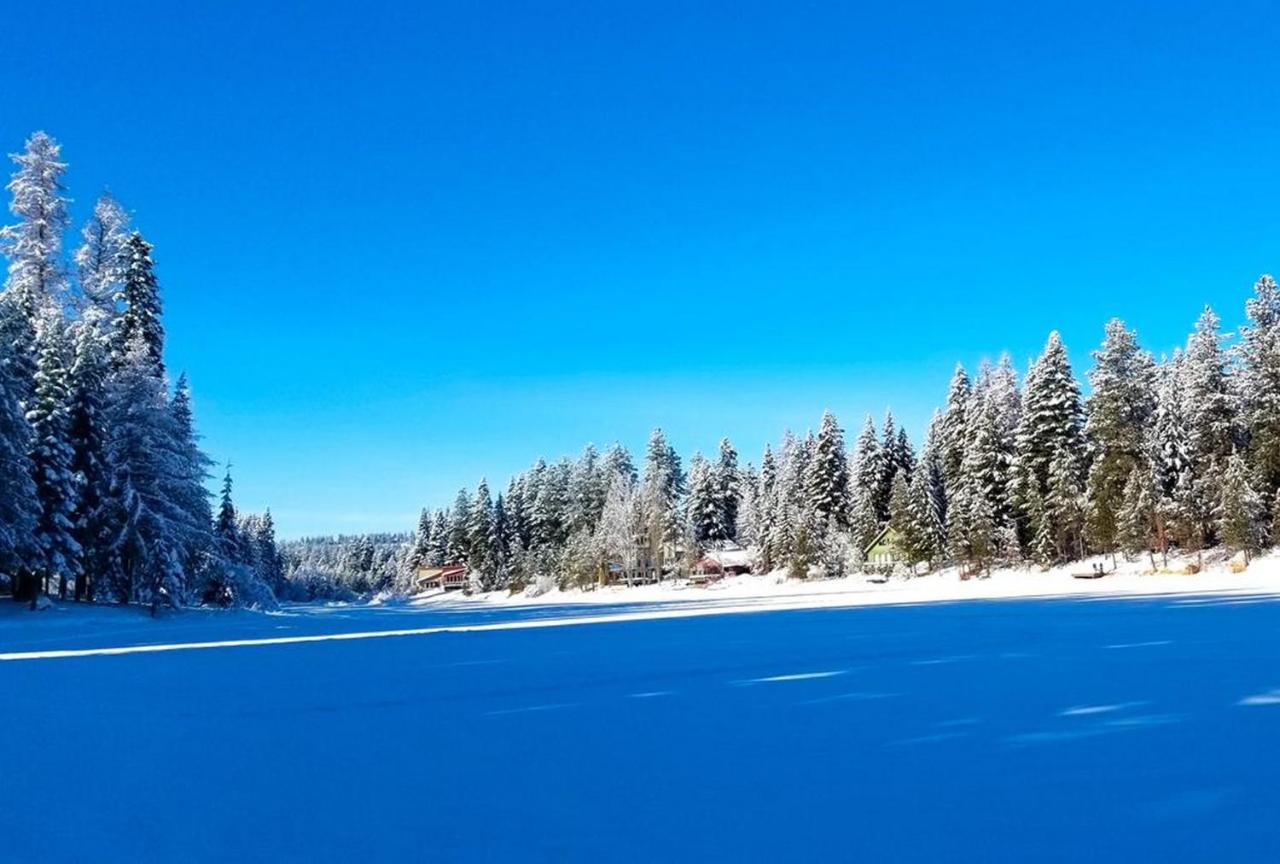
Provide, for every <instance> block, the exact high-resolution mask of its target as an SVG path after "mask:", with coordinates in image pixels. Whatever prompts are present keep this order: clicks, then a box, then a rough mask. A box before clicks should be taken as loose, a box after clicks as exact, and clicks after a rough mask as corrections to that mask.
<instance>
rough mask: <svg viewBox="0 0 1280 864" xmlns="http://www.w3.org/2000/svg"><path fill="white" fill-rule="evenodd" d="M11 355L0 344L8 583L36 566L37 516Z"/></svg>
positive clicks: (1, 567) (2, 556)
mask: <svg viewBox="0 0 1280 864" xmlns="http://www.w3.org/2000/svg"><path fill="white" fill-rule="evenodd" d="M0 299H2V298H0ZM0 314H2V310H0ZM12 352H13V345H12V344H10V343H7V342H3V341H0V489H3V490H5V491H4V494H3V495H0V573H5V574H8V575H9V577H10V579H11V580H13V579H16V577H17V574H18V573H20V572H23V571H27V570H28V569H29V568H30V566H31V565H32V564H33V563H36V562H34V561H33V558H34V550H35V542H36V541H35V536H34V533H33V532H34V530H35V526H36V520H37V519H38V518H39V515H40V514H39V508H38V506H37V499H36V487H35V481H34V480H33V479H32V470H31V426H30V424H29V423H27V420H26V417H25V416H24V413H23V409H22V403H21V401H20V396H21V393H20V390H21V389H23V388H20V387H19V386H18V382H17V381H16V380H15V379H14V375H13V372H12V364H11V363H10V359H11V356H12ZM10 587H11V588H12V589H13V595H14V598H15V599H19V600H21V599H30V598H29V597H25V595H26V593H27V591H34V588H35V580H29V581H28V582H27V584H26V586H23V587H25V588H26V590H23V587H20V586H19V585H17V584H11V586H10Z"/></svg>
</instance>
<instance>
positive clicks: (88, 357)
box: [68, 319, 111, 600]
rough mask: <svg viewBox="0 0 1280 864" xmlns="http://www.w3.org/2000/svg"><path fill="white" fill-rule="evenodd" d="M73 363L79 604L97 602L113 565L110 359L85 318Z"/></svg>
mask: <svg viewBox="0 0 1280 864" xmlns="http://www.w3.org/2000/svg"><path fill="white" fill-rule="evenodd" d="M71 331H72V332H71V337H70V338H71V342H72V360H71V369H70V374H69V377H68V388H69V391H70V392H69V395H68V399H69V408H68V414H69V440H70V443H71V448H72V453H73V455H72V463H71V464H72V471H73V472H74V474H75V477H76V484H77V495H76V505H75V513H74V515H73V516H72V524H73V525H74V533H75V538H76V542H77V543H78V544H79V546H80V560H79V563H78V565H77V567H76V568H75V569H76V572H78V573H79V578H77V579H76V591H75V598H76V600H93V599H94V596H95V593H96V592H95V590H94V581H95V579H96V578H97V574H99V573H102V572H103V571H105V570H106V569H107V568H108V567H109V566H110V546H109V540H110V536H109V534H110V532H109V526H108V525H107V523H106V507H107V497H108V495H109V494H110V488H111V475H110V470H109V466H108V465H107V452H106V446H107V430H106V425H105V424H106V418H105V416H104V415H105V411H106V405H105V402H104V400H105V395H106V382H107V370H108V367H107V357H106V353H105V350H104V344H103V341H102V334H101V333H100V332H99V331H98V330H97V329H96V328H94V327H93V326H92V325H90V324H89V323H88V322H87V321H86V320H84V319H81V320H80V321H77V322H75V323H74V324H72V325H71Z"/></svg>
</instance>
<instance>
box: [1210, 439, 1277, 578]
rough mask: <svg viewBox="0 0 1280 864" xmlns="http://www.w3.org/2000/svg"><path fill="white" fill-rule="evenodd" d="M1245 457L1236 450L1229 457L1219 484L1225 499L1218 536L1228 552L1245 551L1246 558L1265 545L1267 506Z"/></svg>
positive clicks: (1220, 511) (1218, 526)
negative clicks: (1253, 480)
mask: <svg viewBox="0 0 1280 864" xmlns="http://www.w3.org/2000/svg"><path fill="white" fill-rule="evenodd" d="M1249 475H1250V472H1249V466H1248V465H1247V464H1245V461H1244V457H1243V456H1241V455H1240V454H1239V453H1237V452H1233V453H1232V454H1231V455H1230V456H1228V457H1227V461H1226V464H1225V466H1224V471H1223V475H1222V479H1221V481H1220V482H1219V484H1218V488H1219V489H1220V490H1221V491H1220V494H1221V495H1222V500H1221V502H1220V504H1219V506H1218V508H1217V514H1218V524H1217V531H1218V536H1219V537H1220V538H1221V540H1222V545H1224V546H1225V547H1226V548H1227V552H1229V553H1230V552H1243V553H1244V556H1245V561H1248V560H1249V558H1250V557H1251V556H1252V555H1254V554H1255V553H1256V552H1257V551H1258V550H1259V549H1260V548H1261V547H1262V539H1263V525H1264V522H1263V520H1264V518H1265V515H1266V506H1265V504H1264V502H1263V499H1262V496H1261V495H1259V494H1258V493H1257V491H1255V490H1254V488H1253V482H1252V480H1251V478H1250V476H1249Z"/></svg>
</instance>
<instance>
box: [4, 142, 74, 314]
mask: <svg viewBox="0 0 1280 864" xmlns="http://www.w3.org/2000/svg"><path fill="white" fill-rule="evenodd" d="M11 158H12V159H13V161H14V163H16V164H17V166H18V167H17V170H16V171H15V172H14V174H13V177H12V178H11V179H10V181H9V184H8V186H6V188H7V189H8V190H9V193H10V195H11V196H12V198H11V200H10V204H9V210H10V212H11V213H13V215H14V216H16V217H17V219H18V221H17V222H16V223H15V224H13V225H8V226H6V227H4V228H0V249H2V250H3V252H4V254H5V255H6V256H7V257H8V259H9V273H8V278H7V280H6V282H5V288H6V290H7V291H8V292H10V293H12V294H13V295H14V297H15V300H16V302H17V303H18V305H19V307H20V308H22V309H24V310H25V311H26V312H27V314H28V315H34V314H35V312H36V310H37V309H38V308H40V307H43V306H46V305H58V304H60V303H61V302H62V301H63V300H64V299H65V293H66V288H67V274H66V269H65V267H64V266H63V263H62V237H63V234H64V233H65V232H66V230H67V226H68V224H69V223H68V217H67V199H66V198H65V197H64V196H63V194H62V193H63V186H62V176H63V174H64V173H65V172H66V170H67V166H66V163H65V162H63V161H62V154H61V148H60V147H59V145H58V143H57V142H56V141H54V140H53V138H51V137H49V136H48V135H47V134H45V133H44V132H36V133H35V134H34V135H32V136H31V137H30V138H29V139H27V143H26V147H25V148H24V149H23V152H21V153H17V154H14V155H13V156H12V157H11Z"/></svg>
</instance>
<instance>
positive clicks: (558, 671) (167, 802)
mask: <svg viewBox="0 0 1280 864" xmlns="http://www.w3.org/2000/svg"><path fill="white" fill-rule="evenodd" d="M1260 564H1261V565H1263V566H1258V565H1255V567H1251V568H1250V569H1249V571H1246V573H1244V574H1238V575H1234V576H1233V575H1231V574H1226V573H1220V574H1217V575H1216V576H1207V577H1162V578H1163V579H1164V580H1165V581H1166V582H1168V581H1169V580H1173V582H1172V583H1170V584H1172V585H1176V586H1177V588H1178V589H1180V590H1176V591H1175V590H1174V589H1173V588H1168V589H1167V593H1164V594H1161V593H1158V592H1157V591H1156V590H1155V589H1154V588H1153V587H1152V586H1148V589H1149V590H1145V589H1144V590H1141V591H1140V593H1133V594H1130V595H1129V596H1126V595H1125V593H1124V592H1123V591H1120V592H1119V593H1117V594H1114V595H1107V594H1104V593H1102V592H1103V591H1105V590H1107V589H1108V588H1110V589H1112V590H1119V589H1121V588H1123V586H1124V585H1125V584H1126V583H1125V582H1124V581H1123V579H1128V578H1130V577H1121V578H1118V579H1117V580H1116V581H1115V582H1113V583H1111V584H1110V585H1108V583H1107V580H1105V579H1104V580H1099V581H1098V582H1095V583H1091V586H1090V587H1091V592H1090V593H1088V594H1084V595H1081V596H1065V597H1060V598H1056V599H1044V598H1026V597H1006V598H1003V599H1001V598H995V597H991V598H982V596H981V595H982V592H983V591H984V590H985V591H991V590H994V589H992V588H991V587H990V586H993V585H996V584H998V582H999V579H998V578H997V579H992V580H987V581H985V582H978V583H955V585H957V586H959V587H957V588H956V590H957V591H959V590H961V589H964V590H971V593H972V594H973V596H974V597H975V598H978V599H969V600H964V601H957V602H927V603H926V602H913V601H914V600H915V599H921V598H915V597H912V596H910V595H909V594H908V593H905V592H907V591H908V587H909V586H910V584H911V583H904V585H903V587H902V588H900V589H898V590H900V591H901V592H904V594H903V596H902V597H901V598H900V599H902V600H903V601H905V602H902V603H898V602H893V603H880V604H863V605H861V606H858V605H851V606H850V608H839V607H840V606H841V605H849V603H847V602H844V601H838V600H836V599H833V598H837V597H839V596H840V594H839V592H838V591H835V590H834V589H831V590H826V589H824V587H823V586H825V585H830V584H835V583H819V584H818V585H817V586H815V585H810V584H803V585H794V586H791V587H794V589H795V591H794V593H792V594H785V595H783V597H782V598H781V599H779V598H778V597H764V598H760V597H757V601H758V602H756V603H755V604H752V603H749V602H746V600H745V595H744V596H743V597H738V598H730V599H729V600H726V601H725V602H724V603H723V604H721V603H719V602H718V601H716V600H715V597H714V589H713V590H708V591H706V592H705V595H706V596H707V597H710V598H711V602H708V601H706V600H703V601H699V603H694V604H690V603H678V602H662V601H659V600H652V601H651V600H643V599H641V600H637V601H635V602H630V603H627V604H617V603H615V604H599V603H597V604H594V605H588V604H585V603H560V604H553V603H549V602H543V603H526V604H524V605H504V604H498V603H496V602H494V603H485V602H480V601H459V600H456V599H453V600H450V601H449V602H448V603H443V604H442V603H434V604H426V605H419V606H413V605H408V604H389V605H383V606H346V607H344V606H312V607H296V608H290V609H286V610H285V611H283V612H281V613H275V614H260V613H253V612H243V611H241V612H216V611H208V610H191V611H187V612H183V613H180V614H176V615H169V616H166V617H163V618H161V619H159V620H151V619H149V618H147V617H145V616H143V615H140V614H138V613H137V612H134V611H132V610H119V609H112V608H89V609H86V608H74V607H71V606H70V604H65V605H61V606H59V607H57V608H55V609H53V610H50V611H47V612H42V613H28V612H25V611H23V610H21V609H19V608H16V604H13V605H9V604H5V605H0V654H3V655H4V657H5V658H7V659H6V660H5V661H3V662H0V705H3V706H4V713H5V718H6V720H7V722H8V725H9V728H10V729H11V730H14V731H18V730H23V732H24V734H25V733H26V732H30V736H29V738H23V736H21V735H20V736H19V738H18V739H15V741H13V742H11V745H12V746H10V747H9V748H7V750H6V753H7V755H6V756H5V757H4V759H3V763H2V765H3V771H2V772H0V773H2V776H3V777H4V778H5V784H4V785H5V787H6V788H10V789H20V790H23V792H24V795H27V796H30V800H36V801H42V802H45V803H46V806H48V807H50V808H51V809H52V810H53V811H54V812H56V813H57V814H58V818H57V819H54V820H53V821H52V822H50V823H49V824H48V825H46V826H44V827H43V828H42V829H41V830H39V831H29V830H22V829H20V828H18V827H17V826H16V825H15V826H11V830H9V831H7V832H5V837H4V840H2V841H0V860H3V861H5V862H6V864H7V862H33V864H34V862H39V864H54V862H81V861H121V862H138V861H219V862H221V861H301V860H305V861H343V862H346V861H352V860H361V861H369V862H372V861H386V860H424V861H425V860H432V861H602V860H610V861H637V862H639V861H643V862H653V861H684V860H703V861H707V860H753V861H801V860H815V859H819V858H826V859H833V860H881V861H895V862H896V861H929V862H937V861H983V862H989V861H1028V860H1035V861H1038V862H1044V861H1062V862H1067V861H1071V862H1076V861H1081V860H1088V861H1094V862H1097V861H1143V860H1159V861H1166V862H1167V861H1206V860H1213V861H1260V860H1271V859H1272V858H1273V856H1274V850H1275V848H1276V843H1277V840H1278V839H1280V838H1278V837H1277V833H1278V832H1277V829H1276V827H1275V823H1274V818H1273V814H1274V812H1275V809H1276V807H1277V805H1280V790H1278V789H1277V784H1276V783H1275V777H1276V775H1277V770H1278V769H1280V755H1277V751H1276V748H1275V746H1274V741H1275V739H1276V735H1277V733H1280V695H1277V694H1280V665H1277V662H1276V658H1277V654H1278V653H1280V597H1277V596H1276V595H1275V593H1274V591H1273V590H1272V589H1270V588H1268V587H1267V584H1266V583H1269V582H1271V581H1272V580H1271V579H1270V578H1269V570H1268V567H1269V565H1270V562H1260ZM1040 575H1048V574H1040ZM1246 576H1247V577H1249V578H1248V579H1246V578H1245V577H1246ZM1132 578H1133V579H1136V578H1137V577H1132ZM1231 580H1234V582H1232V581H1231ZM1148 581H1149V582H1151V581H1158V580H1157V579H1156V577H1148ZM940 584H941V583H940ZM1162 584H1163V583H1162ZM1250 585H1252V586H1253V587H1252V588H1250ZM983 586H987V587H985V588H984V587H983ZM784 587H785V586H784ZM845 587H846V589H850V588H852V587H853V586H852V585H846V586H845ZM1203 587H1211V588H1217V589H1221V590H1220V591H1216V592H1215V593H1199V592H1197V593H1189V592H1194V591H1196V589H1197V588H1203ZM815 588H816V589H819V590H816V591H815V590H814V589H815ZM874 588H875V589H876V590H877V591H880V592H882V593H885V592H884V589H886V588H888V589H889V591H888V593H889V594H892V593H893V591H894V590H895V586H894V585H893V583H891V584H890V585H889V586H874ZM802 589H807V590H802ZM637 590H640V589H637ZM915 590H923V589H915ZM1071 590H1076V589H1075V587H1074V583H1073V584H1072V588H1071ZM1135 590H1137V589H1135ZM1011 592H1012V589H1011ZM846 593H850V592H848V591H847V592H846ZM852 593H854V594H855V595H859V594H861V593H866V592H862V586H858V588H857V591H856V592H852ZM935 593H939V592H935ZM806 595H809V596H810V597H817V598H818V599H817V600H816V601H814V602H815V604H816V605H818V606H819V608H808V609H805V608H780V609H774V610H772V611H768V612H764V613H758V610H761V609H769V608H770V606H772V605H781V606H783V607H785V606H786V605H787V603H788V602H792V601H797V602H798V601H800V600H803V598H804V597H805V596H806ZM787 598H790V599H787ZM539 599H542V598H539ZM848 599H849V598H848V597H846V598H845V601H848ZM746 611H752V612H757V614H744V613H745V612H746ZM707 613H713V614H707ZM588 625H590V626H588ZM327 637H339V638H327ZM352 637H354V638H352ZM192 643H201V644H203V645H204V647H200V648H182V649H181V650H173V649H174V648H180V646H184V645H191V644H192ZM139 646H148V650H147V651H144V652H135V653H123V654H115V655H102V654H98V653H88V652H93V651H95V650H98V649H109V648H129V649H134V648H137V647H139ZM57 652H67V653H57ZM77 652H80V653H77ZM68 654H69V656H68ZM19 740H21V742H22V743H18V741H19Z"/></svg>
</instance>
